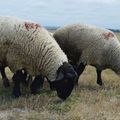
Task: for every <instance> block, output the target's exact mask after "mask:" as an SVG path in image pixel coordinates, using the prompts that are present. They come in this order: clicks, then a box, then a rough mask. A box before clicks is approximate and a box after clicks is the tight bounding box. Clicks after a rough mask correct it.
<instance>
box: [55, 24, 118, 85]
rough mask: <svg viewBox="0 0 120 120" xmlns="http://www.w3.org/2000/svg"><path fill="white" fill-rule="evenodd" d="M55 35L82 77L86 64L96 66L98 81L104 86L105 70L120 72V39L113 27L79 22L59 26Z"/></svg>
mask: <svg viewBox="0 0 120 120" xmlns="http://www.w3.org/2000/svg"><path fill="white" fill-rule="evenodd" d="M53 37H54V38H55V39H56V41H57V42H58V44H59V45H60V47H61V48H62V50H63V51H64V52H65V54H66V55H67V57H68V59H69V62H70V63H71V64H72V65H73V66H74V68H75V69H76V71H77V73H78V77H79V76H80V75H81V74H82V72H83V71H84V68H85V66H86V65H92V66H94V67H96V72H97V84H99V85H100V86H102V85H104V84H103V82H102V79H101V72H102V70H104V69H106V68H110V69H112V70H113V71H115V73H117V74H118V75H119V74H120V43H119V41H118V39H117V37H116V35H115V34H114V33H113V32H112V31H110V30H108V29H104V28H99V27H96V26H93V25H88V24H80V23H79V24H72V25H66V26H64V27H61V28H59V29H57V30H56V31H55V33H54V35H53ZM76 84H78V78H77V80H76Z"/></svg>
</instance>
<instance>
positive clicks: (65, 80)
mask: <svg viewBox="0 0 120 120" xmlns="http://www.w3.org/2000/svg"><path fill="white" fill-rule="evenodd" d="M76 77H77V73H76V72H75V70H74V69H73V67H72V65H70V64H69V63H66V62H65V63H64V64H63V65H62V66H61V67H60V68H59V69H58V71H57V78H56V80H55V81H53V82H52V83H51V84H52V86H53V87H54V88H55V90H56V91H57V94H58V97H60V98H61V99H63V100H65V99H66V98H67V97H68V96H69V95H70V94H71V92H72V90H73V88H74V83H75V78H76Z"/></svg>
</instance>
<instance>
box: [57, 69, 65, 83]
mask: <svg viewBox="0 0 120 120" xmlns="http://www.w3.org/2000/svg"><path fill="white" fill-rule="evenodd" d="M63 78H64V74H63V73H62V72H61V71H60V72H59V73H58V74H57V77H56V81H59V80H62V79H63Z"/></svg>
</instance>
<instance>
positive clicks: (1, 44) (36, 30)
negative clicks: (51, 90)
mask: <svg viewBox="0 0 120 120" xmlns="http://www.w3.org/2000/svg"><path fill="white" fill-rule="evenodd" d="M0 36H1V37H0V55H1V57H0V65H2V66H8V67H9V68H10V70H11V71H12V72H13V73H14V74H15V76H14V89H13V94H14V96H15V97H19V96H20V95H21V92H20V82H21V79H19V77H18V76H19V75H21V73H20V72H19V70H21V69H25V70H26V71H27V73H28V74H29V75H31V76H37V75H40V74H42V75H43V76H45V77H47V78H48V79H49V80H50V81H51V82H52V83H53V85H54V87H55V88H56V91H57V95H58V96H59V97H60V98H61V99H66V98H67V97H68V96H69V95H70V94H71V92H72V90H73V87H74V79H75V78H76V76H77V75H76V72H75V71H74V69H73V67H72V65H70V64H69V63H68V60H67V57H66V55H65V54H64V53H63V51H62V50H61V48H60V47H59V45H58V44H57V42H56V41H55V40H54V38H53V37H51V36H50V35H49V33H48V31H47V30H45V29H44V28H43V27H42V26H40V25H39V24H36V23H33V22H30V21H26V20H20V19H18V18H13V17H0ZM3 48H4V49H3ZM33 83H34V81H33ZM32 87H33V88H35V87H36V86H35V85H33V84H32ZM31 92H32V91H31Z"/></svg>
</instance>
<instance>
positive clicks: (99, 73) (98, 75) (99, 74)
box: [96, 69, 103, 86]
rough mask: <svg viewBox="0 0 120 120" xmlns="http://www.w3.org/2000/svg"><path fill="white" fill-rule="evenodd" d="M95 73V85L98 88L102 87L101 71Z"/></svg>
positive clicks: (97, 70)
mask: <svg viewBox="0 0 120 120" xmlns="http://www.w3.org/2000/svg"><path fill="white" fill-rule="evenodd" d="M96 72H97V84H99V85H100V86H102V85H103V82H102V79H101V72H102V70H99V69H96Z"/></svg>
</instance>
